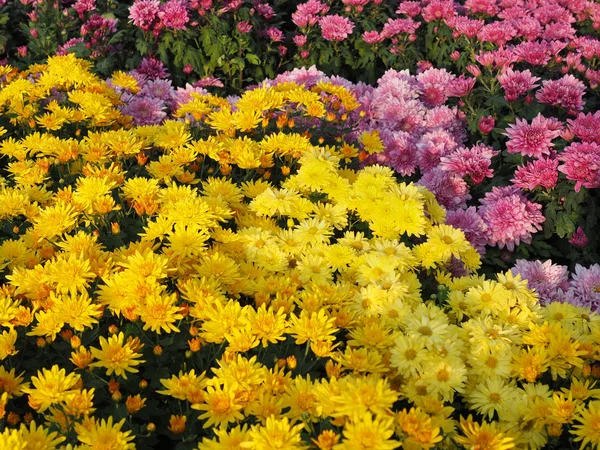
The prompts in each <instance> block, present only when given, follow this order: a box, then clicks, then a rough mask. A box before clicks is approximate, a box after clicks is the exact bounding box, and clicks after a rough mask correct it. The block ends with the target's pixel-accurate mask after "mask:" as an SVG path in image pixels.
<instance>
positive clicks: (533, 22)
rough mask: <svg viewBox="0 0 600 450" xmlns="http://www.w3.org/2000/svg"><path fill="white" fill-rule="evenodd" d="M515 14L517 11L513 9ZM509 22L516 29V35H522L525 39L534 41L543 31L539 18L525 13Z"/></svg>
mask: <svg viewBox="0 0 600 450" xmlns="http://www.w3.org/2000/svg"><path fill="white" fill-rule="evenodd" d="M515 13H516V14H518V12H516V11H515ZM511 24H512V26H513V27H515V29H516V30H517V36H523V37H524V38H525V39H527V41H529V42H532V41H535V40H536V39H537V38H538V37H539V36H540V35H541V34H542V32H543V28H542V25H541V24H540V22H539V20H537V19H535V18H533V17H528V16H527V15H524V16H520V17H515V18H514V19H512V21H511Z"/></svg>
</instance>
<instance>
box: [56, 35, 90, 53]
mask: <svg viewBox="0 0 600 450" xmlns="http://www.w3.org/2000/svg"><path fill="white" fill-rule="evenodd" d="M83 41H84V39H83V38H72V39H69V40H68V41H67V42H65V43H64V44H63V45H60V46H59V47H58V50H57V51H56V54H57V55H58V56H65V55H68V54H69V53H70V52H69V49H70V48H71V47H73V46H74V45H76V44H79V43H80V42H83Z"/></svg>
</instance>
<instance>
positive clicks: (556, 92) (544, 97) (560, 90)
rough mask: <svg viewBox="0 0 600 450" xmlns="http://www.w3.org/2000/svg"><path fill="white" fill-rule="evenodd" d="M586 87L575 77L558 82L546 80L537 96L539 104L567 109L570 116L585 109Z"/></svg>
mask: <svg viewBox="0 0 600 450" xmlns="http://www.w3.org/2000/svg"><path fill="white" fill-rule="evenodd" d="M584 92H585V85H584V84H583V83H582V82H581V81H579V80H578V79H577V78H575V77H574V76H573V75H570V74H569V75H565V76H564V77H562V78H560V79H558V80H545V81H544V82H543V83H542V88H541V89H539V90H538V91H537V93H536V95H535V98H537V100H538V102H540V103H546V104H550V105H554V106H561V107H563V108H565V109H566V110H567V111H568V113H569V114H573V115H574V114H576V113H577V111H580V110H582V109H583V94H584Z"/></svg>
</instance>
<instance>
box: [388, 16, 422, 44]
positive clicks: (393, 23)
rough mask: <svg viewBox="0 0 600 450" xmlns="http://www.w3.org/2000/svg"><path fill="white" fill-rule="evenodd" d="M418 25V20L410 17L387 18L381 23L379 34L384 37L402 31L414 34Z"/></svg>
mask: <svg viewBox="0 0 600 450" xmlns="http://www.w3.org/2000/svg"><path fill="white" fill-rule="evenodd" d="M420 26H421V24H420V23H419V22H415V21H414V20H412V19H388V21H387V22H386V23H385V24H384V25H383V29H382V30H381V36H382V37H383V38H385V39H390V38H393V37H395V36H398V35H399V34H404V33H407V34H410V35H412V34H415V32H416V31H417V28H419V27H420Z"/></svg>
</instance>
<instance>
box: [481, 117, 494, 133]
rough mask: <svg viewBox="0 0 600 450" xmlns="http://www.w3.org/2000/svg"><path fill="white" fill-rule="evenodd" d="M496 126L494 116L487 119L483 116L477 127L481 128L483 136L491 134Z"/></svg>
mask: <svg viewBox="0 0 600 450" xmlns="http://www.w3.org/2000/svg"><path fill="white" fill-rule="evenodd" d="M495 125H496V121H495V120H494V118H493V117H492V116H487V117H483V116H482V117H481V118H480V119H479V122H478V123H477V127H478V128H479V131H481V132H482V133H483V134H488V133H490V132H491V131H492V130H493V129H494V126H495Z"/></svg>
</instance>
